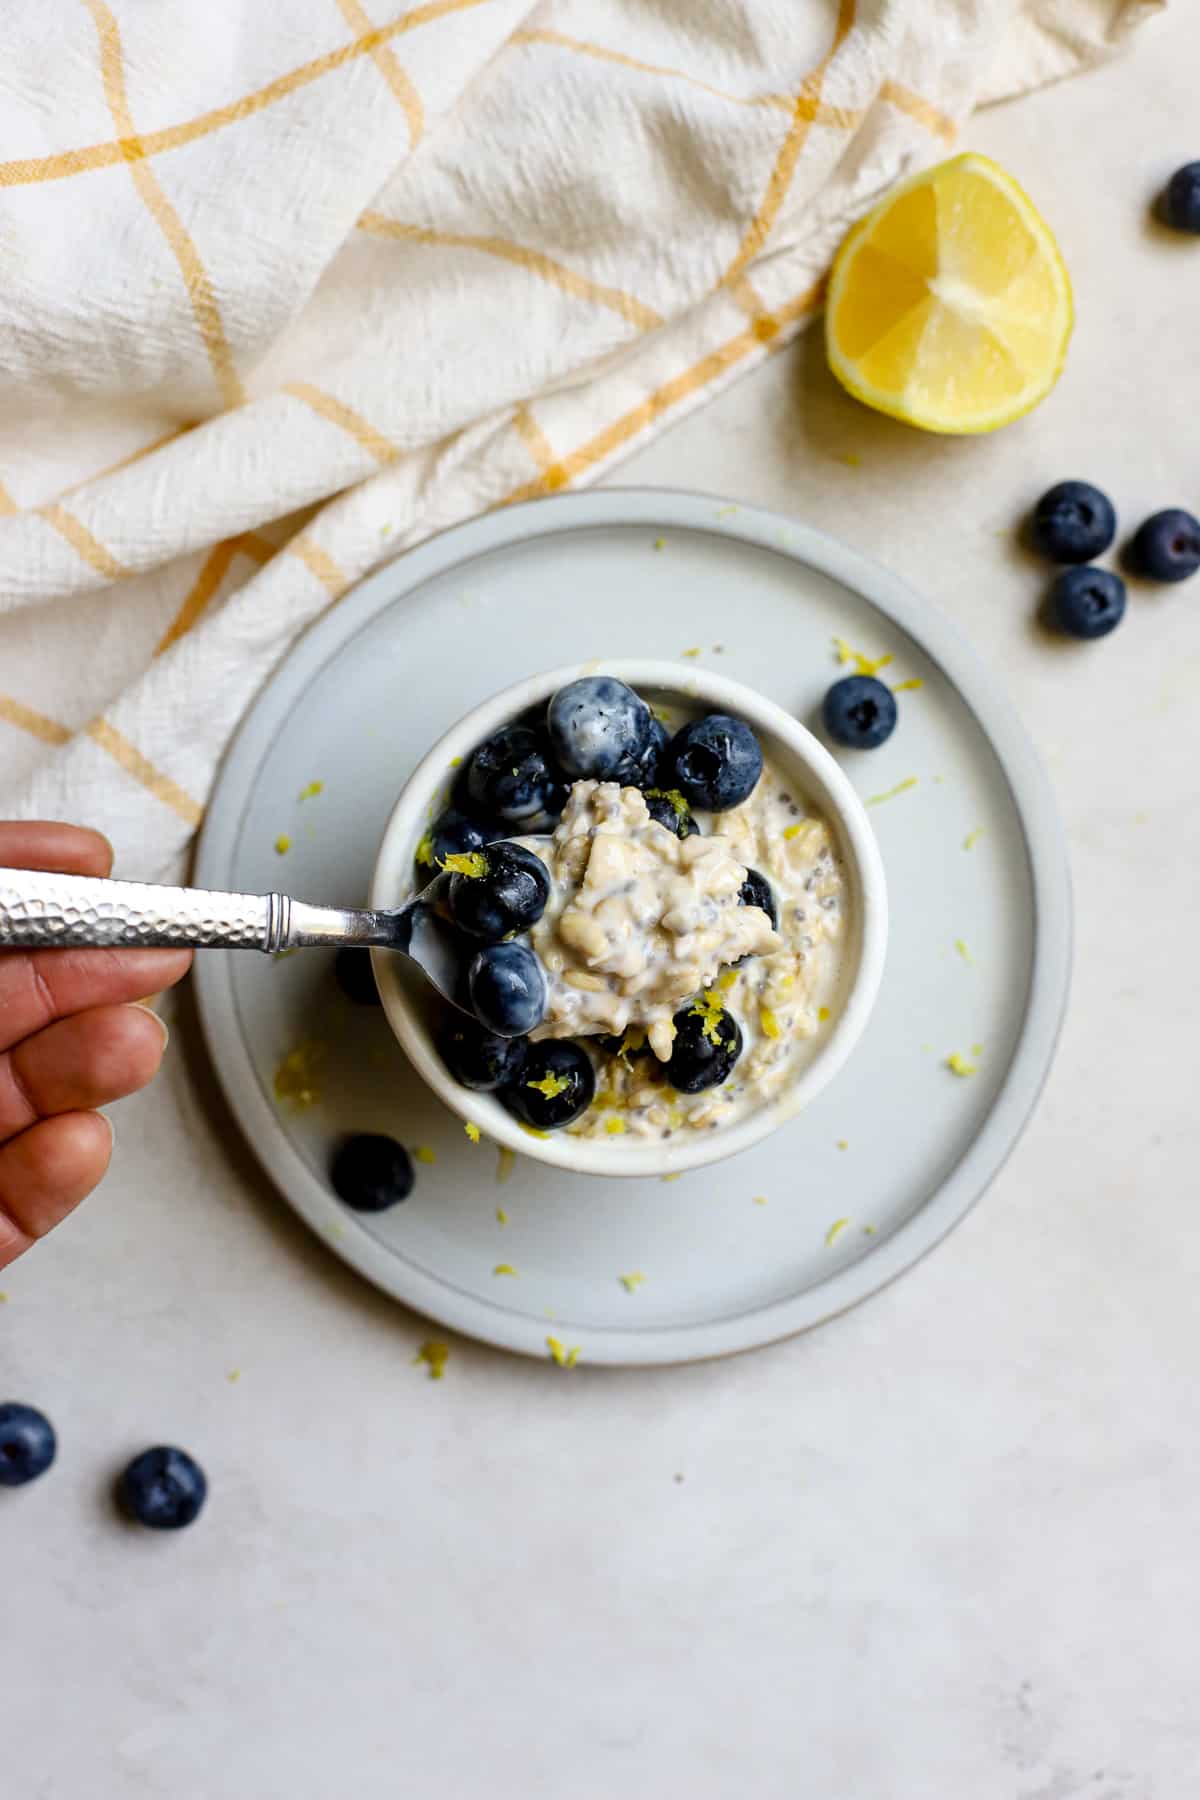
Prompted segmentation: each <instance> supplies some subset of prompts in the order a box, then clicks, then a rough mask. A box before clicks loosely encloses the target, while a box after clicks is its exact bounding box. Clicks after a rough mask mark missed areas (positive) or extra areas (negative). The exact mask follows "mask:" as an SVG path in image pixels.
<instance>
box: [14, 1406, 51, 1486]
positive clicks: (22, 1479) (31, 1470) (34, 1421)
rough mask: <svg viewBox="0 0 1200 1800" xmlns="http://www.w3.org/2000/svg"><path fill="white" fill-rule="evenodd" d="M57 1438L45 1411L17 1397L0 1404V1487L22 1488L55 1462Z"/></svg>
mask: <svg viewBox="0 0 1200 1800" xmlns="http://www.w3.org/2000/svg"><path fill="white" fill-rule="evenodd" d="M57 1449H58V1439H57V1438H56V1437H55V1435H54V1427H53V1425H52V1424H51V1423H50V1421H49V1419H48V1418H47V1417H46V1415H45V1413H40V1412H38V1410H37V1408H36V1407H33V1406H22V1405H21V1403H20V1401H19V1400H7V1401H5V1402H4V1404H3V1405H0V1487H24V1485H25V1483H26V1482H27V1481H36V1480H37V1478H38V1476H39V1475H44V1474H45V1473H46V1470H47V1469H48V1468H49V1467H50V1464H51V1463H52V1462H53V1461H54V1455H55V1451H56V1450H57Z"/></svg>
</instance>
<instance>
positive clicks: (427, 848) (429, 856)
mask: <svg viewBox="0 0 1200 1800" xmlns="http://www.w3.org/2000/svg"><path fill="white" fill-rule="evenodd" d="M414 861H416V862H418V863H420V865H421V867H422V868H426V869H432V867H433V864H434V855H433V833H432V831H427V832H426V833H425V835H424V837H423V838H422V839H421V841H420V843H419V844H418V845H417V848H416V854H415V857H414Z"/></svg>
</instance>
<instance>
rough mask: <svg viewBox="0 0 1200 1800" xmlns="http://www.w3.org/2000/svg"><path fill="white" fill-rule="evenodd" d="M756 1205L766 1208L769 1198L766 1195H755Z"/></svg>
mask: <svg viewBox="0 0 1200 1800" xmlns="http://www.w3.org/2000/svg"><path fill="white" fill-rule="evenodd" d="M754 1204H755V1206H765V1205H766V1204H767V1196H766V1195H765V1194H755V1196H754Z"/></svg>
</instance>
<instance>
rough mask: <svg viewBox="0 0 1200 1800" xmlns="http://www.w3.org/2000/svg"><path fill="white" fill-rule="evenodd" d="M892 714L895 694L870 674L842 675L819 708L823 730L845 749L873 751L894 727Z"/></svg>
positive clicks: (894, 711) (894, 707)
mask: <svg viewBox="0 0 1200 1800" xmlns="http://www.w3.org/2000/svg"><path fill="white" fill-rule="evenodd" d="M896 715H897V708H896V696H895V695H894V694H893V692H892V690H891V688H889V687H885V686H884V684H883V682H882V681H877V680H876V679H875V677H874V675H843V676H842V679H841V680H840V681H835V682H834V684H833V686H832V687H831V688H830V690H829V692H828V693H827V694H826V696H825V700H824V703H823V704H822V707H821V717H822V718H823V719H824V721H825V729H826V731H827V732H828V733H829V735H830V737H831V738H832V739H833V741H834V743H835V744H844V745H845V746H846V748H847V749H848V750H877V749H878V748H879V746H880V744H884V743H886V742H887V740H888V738H890V737H891V735H892V733H893V731H894V730H895V729H896Z"/></svg>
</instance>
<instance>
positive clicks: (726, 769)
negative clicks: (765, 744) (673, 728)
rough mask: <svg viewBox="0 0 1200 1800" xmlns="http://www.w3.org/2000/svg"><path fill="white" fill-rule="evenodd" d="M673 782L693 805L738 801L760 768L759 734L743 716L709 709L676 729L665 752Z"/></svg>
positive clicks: (717, 807) (723, 808)
mask: <svg viewBox="0 0 1200 1800" xmlns="http://www.w3.org/2000/svg"><path fill="white" fill-rule="evenodd" d="M667 756H668V762H669V765H670V773H671V785H672V786H673V787H677V788H678V789H679V791H680V793H681V794H682V795H683V797H684V799H685V800H687V801H688V802H689V804H690V805H692V806H703V807H705V808H706V809H707V810H708V811H709V812H728V811H729V809H730V807H731V806H740V805H741V803H742V801H743V800H745V799H747V798H748V797H749V796H750V795H751V794H752V793H753V792H754V789H755V786H756V784H757V782H758V778H759V776H760V775H761V774H762V766H763V759H762V751H761V750H760V749H759V747H758V739H757V738H756V737H755V735H754V733H753V732H752V731H751V729H750V727H749V726H748V725H746V724H743V722H742V720H741V719H731V718H730V717H729V715H728V713H709V714H708V716H707V717H706V718H703V719H693V720H692V722H691V724H690V725H685V726H684V728H683V730H682V731H678V732H676V734H675V736H674V738H672V740H671V744H670V748H669V750H668V752H667Z"/></svg>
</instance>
